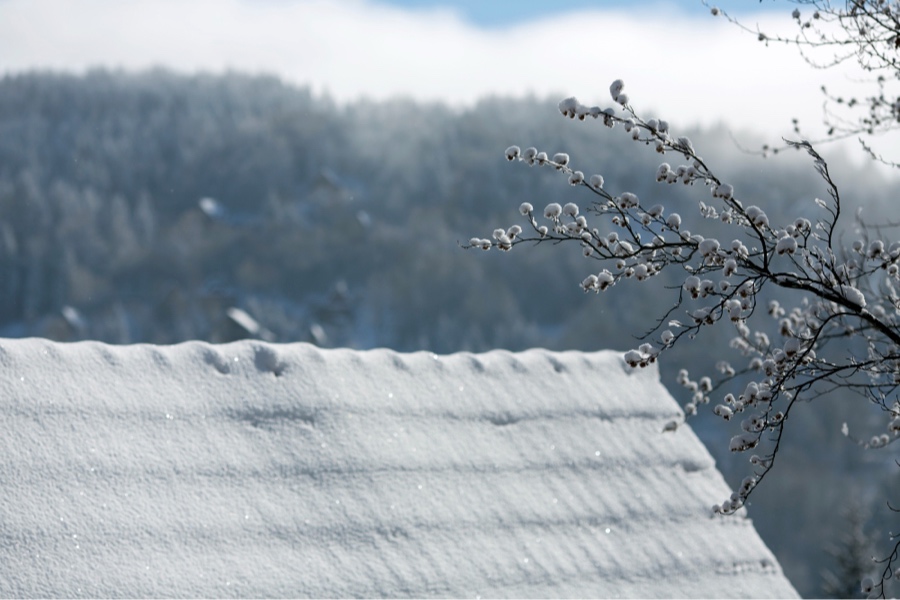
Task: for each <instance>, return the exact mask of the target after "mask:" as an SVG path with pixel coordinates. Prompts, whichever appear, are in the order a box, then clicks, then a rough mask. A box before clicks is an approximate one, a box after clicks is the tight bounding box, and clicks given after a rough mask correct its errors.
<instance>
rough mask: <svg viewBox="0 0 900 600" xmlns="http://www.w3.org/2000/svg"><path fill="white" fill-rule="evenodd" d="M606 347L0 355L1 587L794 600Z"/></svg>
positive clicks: (196, 346) (664, 408)
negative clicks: (714, 509)
mask: <svg viewBox="0 0 900 600" xmlns="http://www.w3.org/2000/svg"><path fill="white" fill-rule="evenodd" d="M678 414H679V409H678V407H677V405H676V403H675V402H674V400H673V399H672V398H671V397H670V396H669V395H668V393H667V392H666V390H665V389H664V388H663V387H662V386H661V384H660V383H659V381H658V375H657V373H656V371H655V370H654V369H649V370H642V371H637V372H633V371H632V370H631V369H629V368H628V367H626V366H625V365H624V363H623V362H622V360H621V358H620V356H619V355H618V354H617V353H612V352H599V353H593V354H583V353H574V352H571V353H550V352H546V351H543V350H531V351H528V352H522V353H516V354H514V353H509V352H505V351H495V352H490V353H487V354H479V355H473V354H454V355H450V356H436V355H433V354H429V353H424V352H420V353H415V354H398V353H395V352H392V351H388V350H372V351H362V352H360V351H351V350H320V349H317V348H315V347H313V346H310V345H307V344H291V345H269V344H264V343H260V342H239V343H234V344H229V345H223V346H211V345H208V344H204V343H199V342H192V343H186V344H180V345H177V346H169V347H157V346H119V347H114V346H107V345H103V344H100V343H94V342H83V343H77V344H68V345H66V344H57V343H53V342H49V341H46V340H38V339H29V340H3V341H0V448H2V457H0V485H2V496H0V596H50V597H58V596H131V597H145V596H192V597H221V596H292V597H296V596H316V597H329V596H392V597H398V596H420V597H421V596H457V597H476V596H517V597H526V596H543V597H566V596H578V597H597V596H607V597H612V596H643V597H651V596H680V597H687V596H691V597H697V596H704V597H725V596H765V597H784V596H796V592H795V591H794V589H793V588H792V587H791V585H790V584H789V583H788V581H787V580H786V579H785V578H784V576H783V575H782V573H781V570H780V567H779V566H778V565H777V563H776V561H775V559H774V557H773V556H772V554H771V553H770V552H769V550H768V549H767V548H766V547H765V546H764V544H763V543H762V541H761V540H760V539H759V537H758V536H757V534H756V532H755V530H754V529H753V527H752V524H751V523H750V521H749V520H748V519H746V518H743V517H729V518H723V517H713V516H711V511H710V508H709V507H710V506H711V505H712V504H713V503H714V502H721V501H722V500H723V499H724V498H725V497H727V496H728V495H729V493H730V491H729V489H728V488H727V486H726V485H725V483H724V481H723V480H722V477H721V476H720V475H719V473H718V472H717V471H716V470H715V467H714V464H713V461H712V459H711V457H710V456H709V454H708V453H707V452H706V450H705V449H704V448H703V446H702V444H701V443H700V442H699V441H698V439H697V438H696V437H695V436H694V434H693V433H692V432H691V431H690V430H689V429H688V428H685V427H682V428H680V429H679V430H678V431H676V432H674V433H661V430H662V429H663V426H664V424H665V423H666V422H667V421H669V420H670V419H672V418H673V417H675V416H676V415H678Z"/></svg>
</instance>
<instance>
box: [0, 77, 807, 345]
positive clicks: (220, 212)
mask: <svg viewBox="0 0 900 600" xmlns="http://www.w3.org/2000/svg"><path fill="white" fill-rule="evenodd" d="M616 133H619V134H620V135H616ZM692 135H694V136H696V137H695V139H704V138H705V140H706V142H707V145H712V146H713V147H714V148H718V149H721V150H723V151H724V152H728V153H731V154H733V155H735V156H738V155H737V151H736V150H735V148H734V146H733V145H732V144H731V143H730V142H729V141H728V140H727V137H726V136H724V135H722V132H721V131H713V132H712V133H709V134H706V135H704V134H702V133H696V132H694V133H693V134H692ZM722 138H724V139H725V142H722V141H721V139H722ZM511 143H518V144H524V145H537V146H538V147H539V148H541V149H546V150H547V151H549V152H556V151H561V150H565V151H568V152H570V153H571V154H572V155H573V157H576V160H579V163H578V164H579V166H580V168H582V169H583V170H584V171H586V172H595V171H597V172H602V173H603V175H604V176H605V177H606V179H607V181H608V182H609V184H608V185H610V186H616V187H617V188H618V189H620V190H623V191H624V190H625V189H629V190H631V191H634V192H637V193H638V194H642V193H644V194H651V193H657V194H658V193H660V192H664V193H666V194H672V193H673V191H672V190H671V189H659V188H656V187H654V186H655V184H654V183H653V177H652V173H653V169H655V166H656V164H657V163H658V161H659V159H658V157H655V156H653V155H652V153H648V152H640V151H639V149H638V148H632V147H629V145H628V144H629V143H630V142H628V141H626V140H625V139H624V135H621V132H609V131H607V130H604V129H603V128H602V127H600V126H599V125H598V124H597V123H596V122H592V123H573V122H568V121H566V120H564V119H562V118H561V117H560V115H559V114H558V112H557V111H556V109H555V102H554V101H553V100H537V99H522V100H508V99H490V100H485V101H483V102H481V103H480V104H478V105H477V106H476V107H474V108H472V109H470V110H465V111H462V112H460V111H453V110H450V109H448V108H446V107H442V106H436V105H418V104H415V103H412V102H410V101H394V102H388V103H358V104H353V105H350V106H336V105H335V104H334V103H333V102H331V101H330V100H328V99H327V98H320V97H314V96H313V95H312V94H311V93H310V92H309V91H308V90H307V89H303V88H296V87H290V86H288V85H286V84H284V83H282V82H280V81H278V80H277V79H274V78H269V77H250V76H243V75H227V76H211V75H200V76H190V77H188V76H179V75H174V74H171V73H168V72H163V71H151V72H145V73H141V74H123V73H116V72H106V71H95V72H91V73H89V74H87V75H85V76H70V75H57V74H43V73H35V74H27V75H18V76H8V77H6V78H4V79H2V80H0V281H3V285H2V286H0V334H3V335H7V336H25V335H42V336H46V337H50V338H54V339H63V340H67V339H80V338H90V339H99V340H104V341H107V342H112V343H129V342H144V341H146V342H157V343H171V342H177V341H180V340H186V339H206V340H211V341H223V340H226V339H233V338H235V337H243V336H247V335H251V336H252V335H256V336H262V337H266V338H267V339H271V340H274V341H281V342H286V341H292V340H311V341H317V342H319V343H321V344H324V345H347V346H355V347H371V346H388V347H393V348H396V349H401V350H412V349H418V348H428V349H431V350H435V351H439V352H449V351H454V350H460V349H472V350H484V349H488V348H494V347H505V348H511V349H521V348H524V347H529V346H534V345H539V346H545V347H551V348H563V347H575V348H585V349H595V348H600V347H611V348H626V347H628V346H630V345H631V343H632V340H631V337H630V335H631V333H634V331H636V329H635V328H634V327H631V326H632V325H634V324H635V323H640V318H642V317H640V315H639V314H636V311H635V309H637V310H639V309H640V307H639V306H636V303H635V300H636V299H637V297H636V298H625V294H621V293H620V294H616V295H609V296H607V297H605V298H603V299H602V300H601V301H599V302H598V299H597V298H594V297H585V296H584V294H583V293H582V292H581V291H580V290H579V289H578V285H577V284H578V282H580V281H581V279H583V277H584V275H585V274H587V273H588V272H591V271H592V270H593V269H594V267H593V265H591V264H590V263H587V262H585V261H584V259H582V258H581V257H580V256H579V255H578V253H577V252H565V251H560V252H540V251H537V252H534V251H529V250H526V249H524V248H523V249H522V250H524V251H517V252H513V253H511V254H510V255H503V256H499V255H497V253H486V254H485V253H481V252H477V253H474V252H464V251H463V250H461V249H460V248H459V247H458V245H457V242H458V241H465V240H468V239H469V238H470V237H471V236H473V235H478V236H482V237H483V236H486V235H489V233H490V232H491V231H492V230H493V229H494V228H495V227H497V226H508V225H510V224H512V223H513V222H516V221H517V219H518V215H517V213H516V208H517V207H518V205H519V203H520V202H522V201H526V200H527V201H531V202H533V203H534V204H535V205H537V206H543V204H545V203H547V202H550V201H556V200H565V201H570V200H571V201H576V202H579V201H583V202H587V201H588V200H589V198H588V197H587V196H585V195H583V194H579V193H578V192H579V191H580V190H572V189H570V188H568V186H566V185H565V182H564V181H562V178H561V177H560V176H559V175H558V174H555V173H551V172H539V170H531V171H529V170H528V169H527V168H524V167H522V166H521V165H509V164H507V163H506V161H505V160H504V157H503V150H504V149H505V148H506V147H507V146H508V145H509V144H511ZM772 165H773V163H769V164H766V165H765V166H766V168H767V169H768V172H769V173H772V168H771V167H772ZM754 168H755V169H759V168H760V165H755V166H754ZM810 171H811V170H810ZM756 173H758V171H754V170H750V171H747V172H746V173H743V174H737V175H736V177H735V180H738V181H739V182H740V181H741V180H744V182H745V183H746V184H747V185H751V184H752V186H753V188H754V190H756V191H763V192H764V193H766V194H767V195H773V194H774V195H775V196H776V197H774V198H773V201H777V202H779V203H781V204H783V205H786V206H790V205H791V204H793V202H794V200H795V199H797V198H799V197H801V196H802V194H803V188H804V184H808V183H809V181H811V180H812V175H811V174H810V176H809V177H805V178H804V177H800V178H797V177H796V176H795V175H794V176H789V172H788V171H784V174H783V177H782V178H781V181H779V182H778V183H777V184H776V183H774V177H770V178H769V179H767V180H766V181H760V180H759V179H758V178H756V176H755V175H756ZM775 173H776V174H777V171H776V172H775ZM807 186H808V185H807ZM675 193H681V194H682V195H684V196H685V198H689V197H691V196H690V195H689V194H686V193H685V191H684V190H675ZM694 197H696V195H695V196H694ZM561 250H565V249H561ZM645 298H646V296H645ZM645 301H649V299H645ZM626 306H627V307H631V309H632V310H629V311H624V310H623V311H622V313H621V314H616V315H615V318H605V319H603V318H599V317H600V316H602V315H603V314H604V313H605V314H606V315H607V316H611V315H613V314H615V313H614V312H613V311H618V309H620V308H624V307H626ZM653 308H654V307H652V306H648V307H647V310H648V311H651V312H654V311H653ZM234 309H239V311H242V312H237V311H235V310H234ZM629 314H634V315H635V318H633V319H632V318H630V317H629ZM229 315H231V316H229ZM243 315H246V316H250V317H252V319H253V320H255V322H256V324H257V325H259V329H258V330H254V329H253V327H252V325H253V324H252V323H248V322H247V320H246V319H242V318H237V319H235V318H234V317H236V316H237V317H243ZM595 317H597V318H595ZM248 324H249V325H251V326H250V327H249V329H248V327H246V325H248ZM242 325H243V326H242ZM623 328H624V329H623Z"/></svg>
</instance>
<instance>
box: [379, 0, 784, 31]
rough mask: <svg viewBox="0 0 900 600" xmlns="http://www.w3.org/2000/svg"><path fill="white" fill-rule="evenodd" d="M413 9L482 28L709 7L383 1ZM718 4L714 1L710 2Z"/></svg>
mask: <svg viewBox="0 0 900 600" xmlns="http://www.w3.org/2000/svg"><path fill="white" fill-rule="evenodd" d="M381 1H382V2H383V3H384V4H391V5H394V6H397V7H400V8H405V9H410V10H423V9H424V10H429V9H435V8H443V9H448V10H452V11H454V12H456V13H457V14H458V15H459V16H461V17H462V18H463V19H464V20H466V21H467V22H469V23H471V24H473V25H477V26H479V27H504V26H509V25H515V24H520V23H523V22H527V21H534V20H540V19H542V18H547V17H552V16H556V15H559V14H560V13H571V12H577V11H583V10H619V11H636V10H637V11H641V12H645V11H654V10H660V11H669V12H677V13H680V14H684V15H694V16H699V15H705V14H707V13H708V11H709V9H708V8H706V7H705V6H704V5H703V4H702V3H701V2H700V0H660V1H652V2H647V1H644V0H568V1H566V2H552V1H550V0H455V1H454V2H447V1H446V0H381ZM708 1H709V0H708ZM714 4H716V3H715V2H710V5H714ZM778 4H781V5H786V3H785V2H783V1H781V2H774V1H773V0H765V1H764V2H759V1H758V0H726V1H724V2H718V5H719V6H720V7H721V8H724V9H726V10H728V11H729V12H733V13H735V14H744V15H746V14H748V13H753V12H758V11H761V10H765V9H771V8H772V7H773V6H777V5H778Z"/></svg>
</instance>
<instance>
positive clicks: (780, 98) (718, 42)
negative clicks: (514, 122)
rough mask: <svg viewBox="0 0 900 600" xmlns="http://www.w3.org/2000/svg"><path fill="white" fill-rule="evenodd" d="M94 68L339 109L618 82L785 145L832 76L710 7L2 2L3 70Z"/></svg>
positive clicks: (785, 20)
mask: <svg viewBox="0 0 900 600" xmlns="http://www.w3.org/2000/svg"><path fill="white" fill-rule="evenodd" d="M721 4H722V6H723V7H724V8H726V9H730V8H732V7H738V8H742V9H744V11H745V12H742V13H741V16H742V19H743V20H744V21H745V22H746V23H747V24H748V25H750V26H751V27H754V26H756V25H757V24H759V25H761V26H762V27H763V28H767V29H771V28H772V27H775V28H778V29H779V30H781V31H784V30H785V28H787V30H788V31H790V30H792V29H791V26H792V22H791V20H790V16H789V15H790V11H791V10H792V8H793V5H792V4H789V3H786V2H783V1H781V0H766V1H765V2H762V3H760V2H756V1H752V0H751V1H748V0H725V1H724V2H722V3H721ZM748 9H753V10H759V11H760V12H747V10H748ZM99 66H102V67H110V68H125V69H130V70H135V69H144V68H148V67H151V66H165V67H168V68H170V69H174V70H178V71H181V72H188V73H190V72H197V71H212V72H222V71H226V70H229V69H236V70H241V71H248V72H264V73H270V74H275V75H278V76H279V77H282V78H283V79H285V80H286V81H288V82H290V83H294V84H297V85H307V86H310V87H311V88H312V89H313V91H314V92H315V93H317V94H328V95H329V96H330V97H332V98H333V99H335V100H336V101H338V102H350V101H353V100H355V99H359V98H363V97H365V98H371V99H377V100H385V99H390V98H395V97H398V96H405V97H411V98H414V99H418V100H423V101H441V102H447V103H450V104H452V105H455V106H471V105H473V104H474V103H475V102H476V101H477V99H478V98H481V97H484V96H490V95H500V96H522V95H526V94H535V95H538V96H540V97H551V98H555V99H556V98H558V99H561V98H563V97H566V96H571V95H574V96H576V97H578V98H579V100H581V101H582V102H584V103H586V104H589V105H590V104H601V105H606V104H608V103H609V102H610V99H609V92H608V88H609V84H610V83H611V82H612V81H613V80H614V79H623V80H624V81H625V83H626V91H627V92H628V93H629V95H630V97H631V99H632V104H633V105H634V106H635V107H637V108H638V109H640V110H642V111H643V112H644V113H645V114H646V112H647V111H656V113H657V114H654V115H648V116H657V117H659V118H664V119H666V120H668V121H669V122H670V123H671V124H673V125H674V126H676V127H677V126H679V125H682V126H685V127H686V126H689V125H693V124H698V123H699V124H705V125H712V124H715V123H717V122H719V121H724V122H726V123H727V124H728V125H729V126H731V127H733V128H735V129H748V130H756V131H761V132H765V133H767V134H769V135H775V136H781V135H783V134H786V133H789V132H790V119H791V118H792V117H794V116H797V115H798V114H803V115H805V116H809V118H808V119H807V120H806V123H808V124H809V125H813V124H814V123H816V122H818V116H819V114H820V112H819V111H820V108H819V107H820V104H821V96H820V92H819V87H820V86H821V84H822V83H824V82H825V81H824V80H823V78H825V77H828V79H827V81H828V82H829V83H834V80H835V78H836V77H837V75H836V74H835V73H827V74H823V73H822V72H819V71H814V70H812V69H810V68H809V67H808V66H807V65H806V64H805V63H804V62H803V61H802V59H801V58H800V57H799V56H798V55H797V53H796V52H795V51H794V50H792V49H789V48H784V47H775V46H771V47H768V48H767V47H766V46H765V44H762V43H760V42H758V41H757V40H756V39H755V37H754V36H752V35H748V34H746V33H741V32H740V31H738V30H737V29H736V28H735V27H734V26H732V25H729V24H728V23H726V22H725V21H724V20H722V19H721V18H715V17H713V16H711V15H710V14H709V9H708V8H707V7H705V6H703V4H701V2H700V0H669V1H665V0H663V1H662V2H636V1H634V2H629V1H627V0H614V1H602V0H600V1H594V2H590V1H587V0H573V1H571V2H567V3H555V2H545V1H537V0H519V1H516V2H513V1H492V2H486V1H482V0H461V1H459V2H446V1H440V0H390V1H388V0H377V1H376V0H346V1H341V2H335V1H328V0H129V1H128V2H122V1H120V0H0V74H10V73H17V72H22V71H27V70H30V69H53V70H63V71H75V72H80V71H83V70H85V69H88V68H91V67H99ZM832 87H834V86H832Z"/></svg>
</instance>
